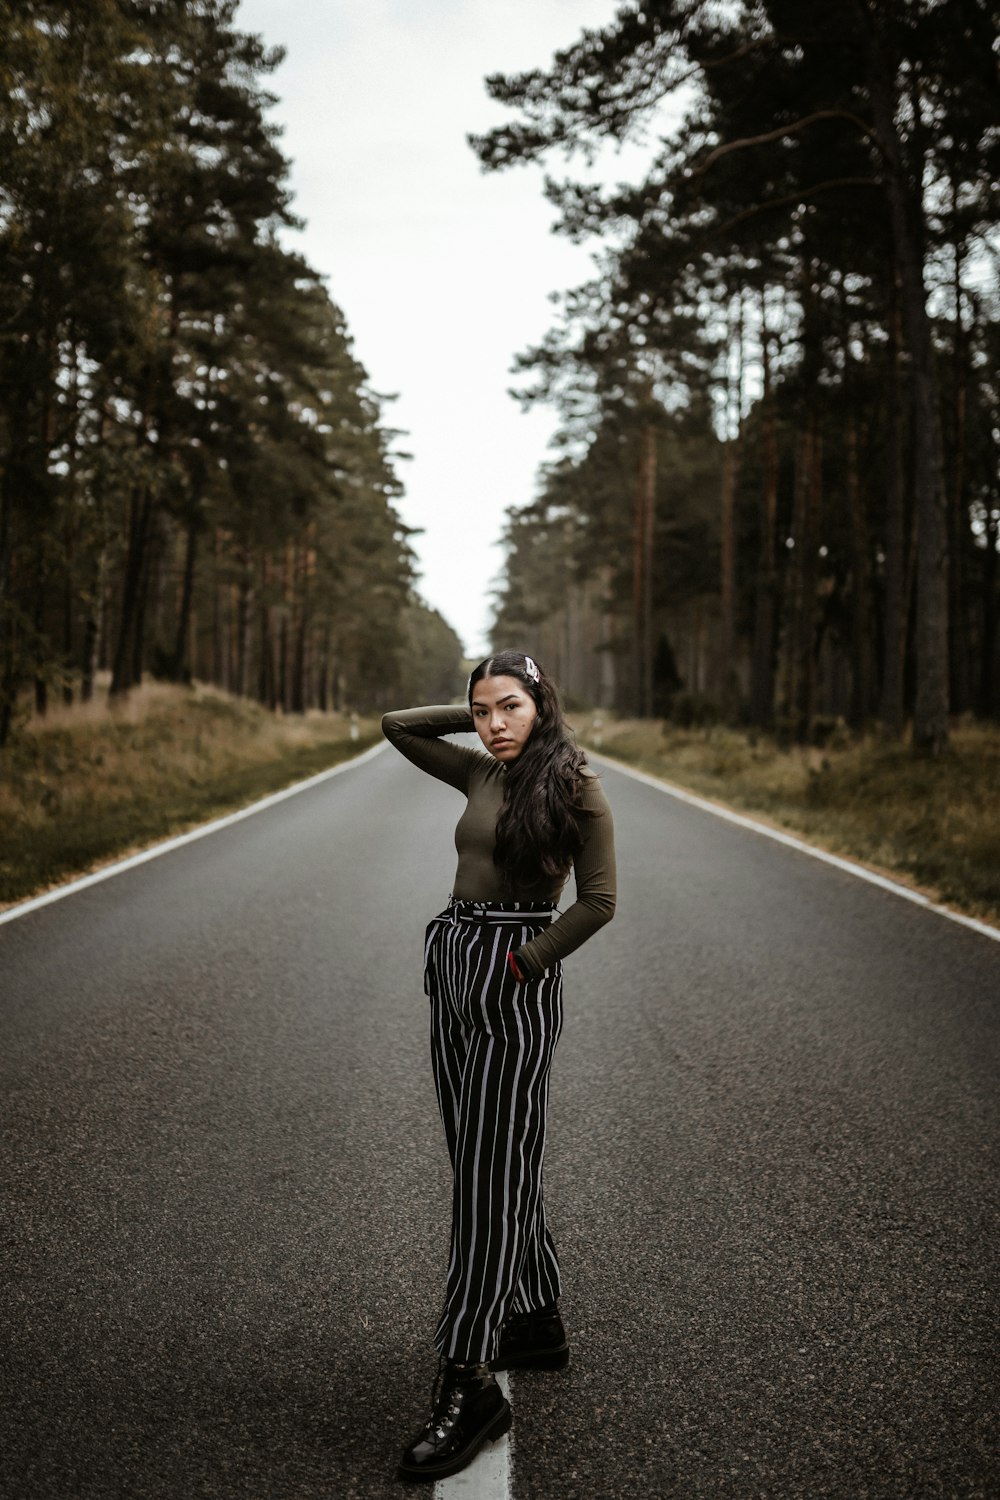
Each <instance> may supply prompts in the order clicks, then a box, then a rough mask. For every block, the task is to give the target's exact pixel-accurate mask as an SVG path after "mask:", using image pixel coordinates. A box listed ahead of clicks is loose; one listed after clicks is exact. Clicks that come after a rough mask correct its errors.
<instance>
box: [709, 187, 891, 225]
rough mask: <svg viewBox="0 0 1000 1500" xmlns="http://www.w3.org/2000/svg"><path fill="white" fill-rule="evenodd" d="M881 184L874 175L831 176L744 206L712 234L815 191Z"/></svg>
mask: <svg viewBox="0 0 1000 1500" xmlns="http://www.w3.org/2000/svg"><path fill="white" fill-rule="evenodd" d="M881 186H882V184H881V182H879V181H878V179H877V178H875V177H831V178H830V179H829V181H827V182H817V183H816V184H815V185H814V186H813V187H810V188H800V189H799V191H798V192H796V193H788V194H787V196H786V197H784V198H768V200H767V201H766V202H765V203H755V204H754V206H753V207H752V208H745V209H743V210H742V212H740V213H738V214H734V215H733V217H732V218H731V219H727V220H726V222H725V223H724V224H719V225H718V226H717V227H716V228H714V229H713V230H712V236H713V237H714V236H716V235H722V234H726V233H727V232H728V231H729V230H730V229H734V228H735V227H736V225H737V224H743V223H745V222H746V220H747V219H755V218H756V217H757V215H758V214H765V213H768V212H770V210H771V209H776V208H788V207H789V205H791V204H793V203H801V201H802V199H803V198H812V197H814V196H815V195H816V194H817V193H826V192H831V191H833V190H835V189H836V188H847V187H867V188H881Z"/></svg>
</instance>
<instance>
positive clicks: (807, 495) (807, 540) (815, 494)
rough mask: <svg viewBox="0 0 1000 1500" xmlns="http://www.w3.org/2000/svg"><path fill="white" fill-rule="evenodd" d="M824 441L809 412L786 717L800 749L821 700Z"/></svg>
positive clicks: (800, 476)
mask: <svg viewBox="0 0 1000 1500" xmlns="http://www.w3.org/2000/svg"><path fill="white" fill-rule="evenodd" d="M820 462H821V452H820V437H819V423H818V419H817V417H816V413H815V412H809V414H808V416H807V419H806V426H805V429H804V430H803V431H802V432H801V433H800V434H799V440H798V444H797V447H796V454H795V504H794V515H793V520H792V540H793V543H794V545H793V548H792V559H791V568H790V573H791V579H790V587H789V590H788V604H789V618H788V643H787V666H786V670H787V678H786V688H785V703H786V717H787V720H788V723H789V728H790V730H791V734H792V738H793V739H794V740H795V741H796V743H797V744H804V743H806V742H807V741H808V739H809V734H810V730H811V726H812V719H813V713H814V708H815V700H816V560H815V552H816V538H815V529H816V527H815V518H816V514H817V512H818V509H819V496H820Z"/></svg>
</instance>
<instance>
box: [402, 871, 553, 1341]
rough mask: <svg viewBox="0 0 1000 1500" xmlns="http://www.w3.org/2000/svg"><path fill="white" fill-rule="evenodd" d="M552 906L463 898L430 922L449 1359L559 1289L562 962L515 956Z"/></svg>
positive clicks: (427, 958)
mask: <svg viewBox="0 0 1000 1500" xmlns="http://www.w3.org/2000/svg"><path fill="white" fill-rule="evenodd" d="M553 911H554V905H553V903H551V902H535V903H530V904H529V903H528V902H505V903H480V902H471V901H456V900H455V899H454V898H452V900H451V901H450V902H449V904H448V908H447V910H446V911H443V912H442V913H441V914H440V916H437V917H435V918H434V919H433V921H432V922H431V923H430V925H429V926H428V928H427V942H426V947H425V954H424V987H425V989H426V991H427V993H428V995H429V996H430V1001H431V1055H432V1061H433V1066H434V1083H435V1086H436V1088H437V1096H438V1104H439V1105H440V1108H441V1118H442V1120H443V1122H444V1129H445V1135H446V1137H447V1140H448V1152H449V1155H450V1156H451V1164H452V1168H453V1170H454V1178H455V1185H454V1197H453V1203H452V1228H451V1258H450V1261H449V1265H448V1281H447V1289H446V1293H445V1303H444V1311H443V1312H442V1314H441V1321H440V1322H439V1324H438V1327H437V1332H436V1333H435V1335H434V1343H435V1345H436V1346H437V1348H438V1350H439V1351H440V1352H441V1353H442V1354H445V1355H447V1356H448V1357H449V1358H450V1359H458V1360H463V1361H471V1362H478V1361H480V1360H489V1359H493V1358H495V1357H496V1354H497V1348H498V1342H499V1336H500V1325H501V1323H502V1322H503V1320H504V1318H505V1317H506V1316H507V1315H508V1313H510V1312H530V1311H531V1310H532V1309H534V1308H537V1307H543V1306H544V1305H545V1304H546V1303H549V1302H554V1301H555V1300H556V1298H557V1297H558V1296H559V1261H558V1258H557V1256H556V1249H555V1245H554V1244H553V1242H552V1236H551V1235H550V1234H549V1231H548V1229H547V1227H546V1224H545V1209H544V1207H543V1204H542V1159H543V1156H544V1152H545V1114H546V1107H547V1104H548V1094H549V1068H550V1066H551V1063H552V1055H553V1053H554V1052H555V1047H556V1043H557V1041H558V1040H559V1033H560V1031H561V1030H562V965H561V964H556V965H555V967H554V968H552V969H550V970H549V971H547V972H546V973H545V974H544V975H543V976H542V978H541V979H528V980H525V981H524V982H518V981H517V980H516V979H515V978H514V976H513V974H512V973H511V971H510V968H509V966H508V963H507V955H508V954H509V953H511V952H512V951H513V950H514V949H516V948H519V947H521V945H522V944H523V943H526V942H527V941H528V940H529V938H531V937H533V936H534V935H535V934H536V933H538V932H539V931H541V929H542V928H543V927H544V926H547V925H548V923H549V922H550V921H551V918H552V913H553Z"/></svg>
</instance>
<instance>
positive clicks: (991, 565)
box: [978, 506, 1000, 718]
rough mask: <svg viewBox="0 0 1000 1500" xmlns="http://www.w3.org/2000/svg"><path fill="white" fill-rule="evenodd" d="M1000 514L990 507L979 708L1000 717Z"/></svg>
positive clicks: (988, 513) (988, 508) (984, 585)
mask: <svg viewBox="0 0 1000 1500" xmlns="http://www.w3.org/2000/svg"><path fill="white" fill-rule="evenodd" d="M998 547H1000V514H998V512H997V511H995V510H994V509H993V508H992V506H987V510H986V556H985V557H984V558H983V592H982V601H981V611H982V632H983V644H982V652H981V655H980V662H979V703H978V709H979V712H980V713H981V714H982V715H983V716H984V718H997V717H1000V672H998V671H997V623H998V613H1000V610H998V605H1000V600H998V597H997V583H998V572H1000V558H998V555H997V548H998Z"/></svg>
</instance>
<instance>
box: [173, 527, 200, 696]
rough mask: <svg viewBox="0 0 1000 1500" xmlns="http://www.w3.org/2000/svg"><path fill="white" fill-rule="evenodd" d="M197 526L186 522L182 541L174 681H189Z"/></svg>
mask: <svg viewBox="0 0 1000 1500" xmlns="http://www.w3.org/2000/svg"><path fill="white" fill-rule="evenodd" d="M198 533H199V526H198V522H197V521H196V520H191V521H189V522H188V528H187V537H186V538H185V543H184V569H183V573H182V575H181V597H180V603H179V604H178V607H177V632H176V634H175V636H174V649H173V654H172V656H171V660H170V676H171V678H172V679H173V681H174V682H190V680H191V669H190V667H189V665H188V661H187V654H188V637H189V634H190V630H191V601H192V599H193V597H194V572H195V564H196V563H197V560H198Z"/></svg>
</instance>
